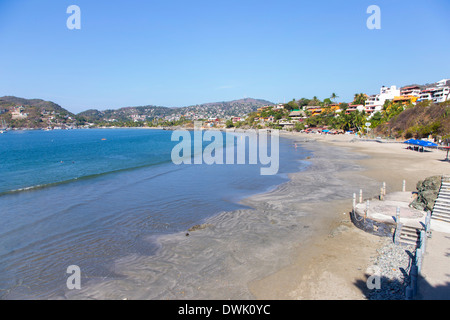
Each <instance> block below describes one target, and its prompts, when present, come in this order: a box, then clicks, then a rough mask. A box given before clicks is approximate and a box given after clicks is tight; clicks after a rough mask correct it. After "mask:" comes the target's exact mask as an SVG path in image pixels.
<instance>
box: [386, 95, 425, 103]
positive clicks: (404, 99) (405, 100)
mask: <svg viewBox="0 0 450 320" xmlns="http://www.w3.org/2000/svg"><path fill="white" fill-rule="evenodd" d="M419 97H420V95H419ZM419 97H417V96H413V95H402V96H400V97H395V98H394V99H393V100H392V102H394V103H402V104H404V105H407V104H416V101H417V100H418V99H419Z"/></svg>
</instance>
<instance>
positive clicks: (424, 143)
mask: <svg viewBox="0 0 450 320" xmlns="http://www.w3.org/2000/svg"><path fill="white" fill-rule="evenodd" d="M419 143H420V146H422V147H437V146H438V145H437V144H436V143H433V142H430V141H424V140H419Z"/></svg>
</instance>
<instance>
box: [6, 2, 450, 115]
mask: <svg viewBox="0 0 450 320" xmlns="http://www.w3.org/2000/svg"><path fill="white" fill-rule="evenodd" d="M72 4H76V5H78V6H79V7H80V9H81V30H69V29H68V28H67V27H66V20H67V19H68V17H69V14H67V13H66V10H67V7H68V6H70V5H72ZM370 5H378V6H379V7H380V9H381V30H369V29H368V28H367V27H366V21H367V19H368V18H369V16H370V15H369V14H367V13H366V10H367V8H368V7H369V6H370ZM449 13H450V1H448V0H427V1H423V0H421V1H417V0H408V1H407V0H370V1H365V0H345V1H337V0H316V1H302V0H277V1H272V0H271V1H265V0H258V1H254V0H239V1H236V0H226V1H223V0H208V1H203V0H198V1H197V0H195V1H189V0H183V1H171V0H131V1H122V0H117V1H112V0H108V1H106V0H95V1H93V0H69V1H67V0H57V1H56V0H39V1H38V0H28V1H26V0H0V41H1V42H0V43H1V47H0V96H3V95H15V96H19V97H24V98H42V99H45V100H51V101H54V102H56V103H58V104H60V105H61V106H63V107H64V108H67V109H68V110H70V111H72V112H80V111H83V110H86V109H89V108H97V109H106V108H119V107H125V106H139V105H149V104H151V105H160V106H168V107H172V106H173V107H182V106H188V105H193V104H200V103H205V102H215V101H227V100H234V99H240V98H243V97H252V98H260V99H267V100H270V101H272V102H283V101H286V102H287V101H289V100H292V99H293V98H297V99H299V98H301V97H309V98H311V97H313V96H318V97H319V98H321V99H324V98H327V97H329V96H330V95H331V93H333V92H335V93H336V94H337V95H338V96H339V97H340V98H339V100H341V101H351V99H352V97H353V95H354V94H355V93H359V92H364V93H368V94H373V93H377V92H378V91H379V88H380V86H382V85H386V86H388V85H397V86H403V85H407V84H412V83H419V84H422V83H431V82H435V81H438V80H441V79H443V78H450V63H449V60H448V57H449V52H450V42H449V41H448V39H449V35H450V19H448V15H449Z"/></svg>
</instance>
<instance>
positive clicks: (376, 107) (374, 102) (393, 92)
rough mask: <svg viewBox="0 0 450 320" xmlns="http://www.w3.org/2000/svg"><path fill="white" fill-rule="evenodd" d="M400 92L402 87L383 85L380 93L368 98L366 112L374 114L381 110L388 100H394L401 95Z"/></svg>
mask: <svg viewBox="0 0 450 320" xmlns="http://www.w3.org/2000/svg"><path fill="white" fill-rule="evenodd" d="M400 94H401V93H400V89H397V87H396V86H391V87H385V86H382V87H381V89H380V93H379V94H376V95H372V96H369V97H368V98H367V100H366V108H365V111H366V113H367V114H369V115H372V114H374V113H375V112H377V111H381V110H382V109H383V105H384V103H385V102H386V100H393V99H394V98H395V97H397V96H400Z"/></svg>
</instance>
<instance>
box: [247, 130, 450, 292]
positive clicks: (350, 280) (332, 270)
mask: <svg viewBox="0 0 450 320" xmlns="http://www.w3.org/2000/svg"><path fill="white" fill-rule="evenodd" d="M291 138H292V139H294V140H299V141H301V139H307V140H314V141H316V142H320V143H321V144H324V145H327V146H330V147H331V146H333V147H339V148H342V149H343V150H346V151H349V152H352V153H353V152H354V153H356V154H364V155H366V157H365V158H363V159H358V160H355V162H356V163H357V164H359V165H360V166H361V168H362V170H361V171H359V172H358V175H359V176H360V177H359V178H358V177H356V179H355V177H353V178H351V179H353V183H354V184H355V186H361V188H362V189H363V190H364V198H367V199H368V198H371V197H375V196H376V195H377V194H378V193H379V188H380V186H381V184H382V183H383V182H386V186H387V192H388V193H389V192H395V191H400V190H401V188H402V183H403V180H406V187H407V190H408V191H415V190H416V183H417V182H418V181H419V180H421V179H424V178H426V177H428V176H432V175H441V174H443V173H448V172H449V168H450V167H449V163H448V162H443V161H442V160H443V159H445V152H443V151H433V152H425V153H419V152H415V151H411V150H407V149H406V147H405V145H404V144H401V143H379V142H374V141H358V140H356V141H355V140H354V137H352V136H326V135H306V134H292V135H291ZM311 143H314V142H313V141H310V142H307V143H306V144H305V145H306V146H308V145H309V144H311ZM364 178H367V179H370V183H368V184H367V185H364V184H362V183H361V181H363V180H364ZM350 200H351V199H350V198H349V200H348V201H347V202H345V201H343V202H339V201H330V202H326V203H323V204H321V205H323V206H325V208H328V210H330V212H333V213H334V214H335V219H334V222H335V224H334V226H333V227H332V228H331V229H330V232H329V233H328V234H327V235H321V236H317V237H316V238H315V241H314V243H313V244H312V246H309V247H301V248H299V249H298V251H297V259H296V260H295V262H294V263H292V264H290V265H289V266H287V267H285V268H282V269H281V270H279V271H277V272H275V273H273V274H272V275H270V276H268V277H266V278H264V279H260V280H258V281H254V282H252V283H251V285H250V287H251V289H252V292H253V293H254V294H255V296H256V297H258V298H260V299H313V300H315V299H333V300H335V299H345V300H357V299H366V297H367V293H368V292H367V288H364V286H361V285H360V284H361V283H365V282H366V280H367V274H366V271H367V268H368V267H369V266H371V265H372V263H373V261H374V258H375V256H376V254H377V249H380V247H381V246H382V245H383V239H382V238H380V237H377V236H374V235H371V234H368V233H365V232H363V231H361V230H359V229H357V228H356V227H354V226H353V224H352V223H351V221H350V219H349V215H348V214H346V215H344V214H342V213H341V212H343V213H348V212H349V211H350V210H351V202H350ZM281 283H284V284H283V285H281V286H280V284H281ZM358 284H359V285H358ZM269 288H271V290H269Z"/></svg>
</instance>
